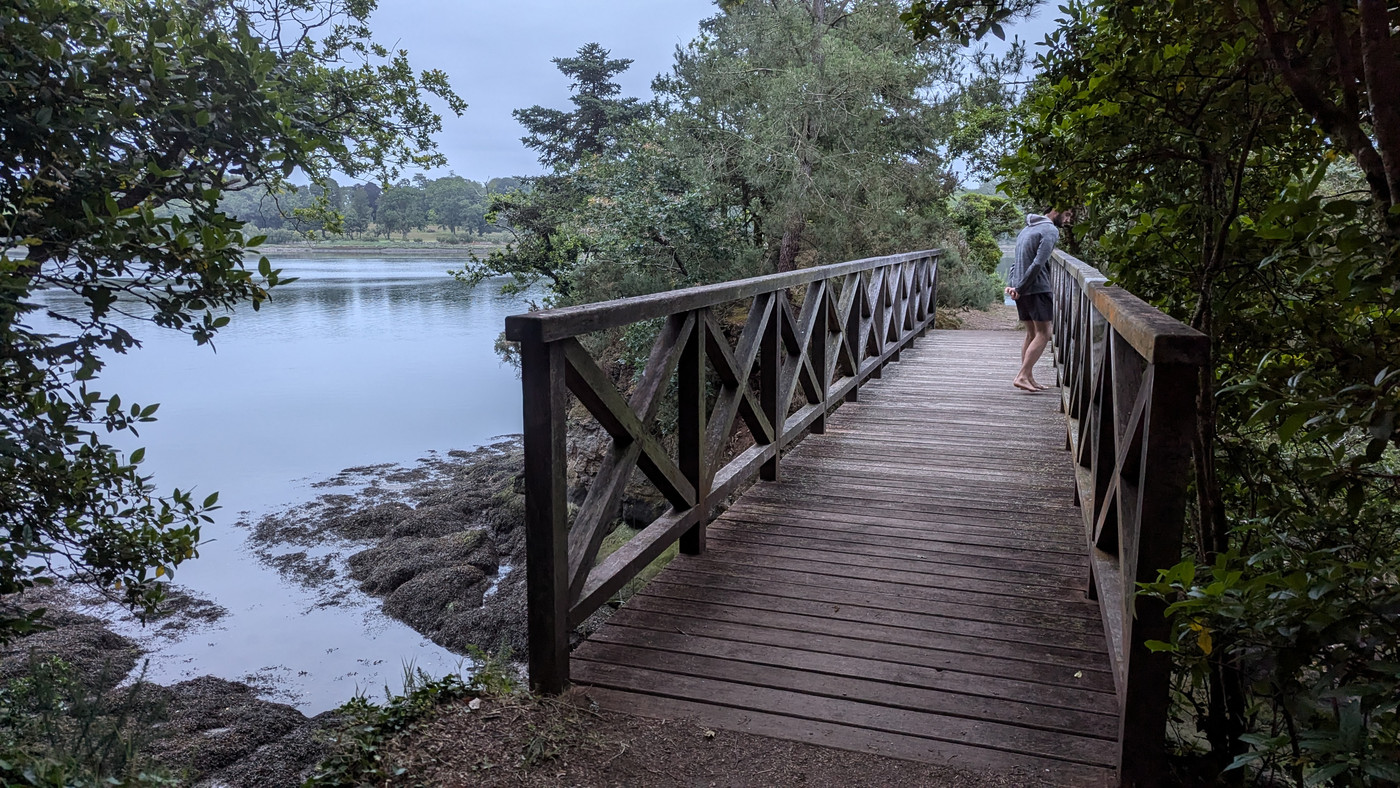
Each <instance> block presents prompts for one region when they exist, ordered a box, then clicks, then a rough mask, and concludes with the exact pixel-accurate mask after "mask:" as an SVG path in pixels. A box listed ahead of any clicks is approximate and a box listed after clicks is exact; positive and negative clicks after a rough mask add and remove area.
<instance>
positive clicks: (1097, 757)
mask: <svg viewBox="0 0 1400 788" xmlns="http://www.w3.org/2000/svg"><path fill="white" fill-rule="evenodd" d="M578 672H579V678H580V680H581V681H584V682H585V683H588V684H592V685H594V686H600V687H604V688H609V689H619V690H624V691H643V692H645V691H647V690H648V689H650V688H652V687H655V686H661V685H664V686H665V687H666V693H667V694H668V695H671V696H674V697H679V698H682V699H685V700H691V701H704V702H706V703H711V704H715V705H721V706H729V707H731V708H739V709H750V710H753V711H760V712H766V713H770V714H782V715H786V716H790V717H797V718H805V719H819V720H826V721H831V722H836V723H841V724H845V725H849V726H852V727H859V728H866V729H869V730H876V731H887V732H890V733H897V734H901V735H905V736H919V737H921V738H927V739H933V740H935V741H944V742H949V743H955V744H964V745H974V746H978V747H982V748H985V749H991V750H999V751H1002V752H1007V753H1014V754H1018V755H1020V754H1028V755H1034V756H1037V757H1040V758H1047V759H1054V760H1062V761H1066V762H1069V763H1077V764H1082V765H1086V766H1107V765H1110V764H1112V763H1113V762H1114V757H1115V756H1114V749H1115V748H1114V746H1113V745H1112V744H1110V743H1109V742H1105V741H1103V740H1101V739H1091V738H1085V737H1077V736H1067V735H1047V734H1046V733H1044V732H1041V731H1033V730H1030V729H1026V728H1018V727H1016V726H1014V725H1005V724H1002V723H998V722H992V721H989V720H968V719H963V718H959V717H951V718H950V717H947V716H943V715H939V714H932V713H928V712H916V711H907V710H904V709H892V708H888V707H885V706H879V705H875V704H870V703H862V702H860V701H856V700H847V699H841V698H822V699H820V701H819V702H814V701H815V699H813V698H811V697H809V696H806V695H803V694H801V693H795V692H786V691H783V690H778V689H772V688H769V687H756V686H751V685H743V684H735V683H731V682H724V681H714V680H711V679H703V678H696V677H692V676H683V675H679V674H675V673H660V672H657V671H652V670H647V669H642V668H635V667H627V668H624V667H620V666H617V665H609V664H606V663H603V662H593V661H590V660H580V661H579V666H578Z"/></svg>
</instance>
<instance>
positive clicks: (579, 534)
mask: <svg viewBox="0 0 1400 788" xmlns="http://www.w3.org/2000/svg"><path fill="white" fill-rule="evenodd" d="M939 255H940V252H939V251H937V250H930V251H923V252H911V253H907V254H899V255H890V256H886V257H872V258H866V259H863V260H853V261H849V262H844V263H834V264H831V265H825V266H819V267H814V268H807V269H802V270H799V271H793V272H789V273H782V274H773V275H769V276H761V277H754V278H751V279H744V280H740V281H737V282H724V283H720V284H715V285H706V286H702V287H692V288H687V289H684V290H674V291H669V292H664V293H656V294H653V295H646V296H638V297H635V298H624V299H617V300H614V301H606V302H602V303H598V304H586V305H583V306H576V307H567V308H563V309H551V310H543V311H538V312H531V313H528V314H523V315H513V316H511V317H508V318H506V337H507V338H508V339H511V340H514V341H516V342H519V343H520V362H521V387H522V390H523V394H524V404H525V408H524V410H525V414H524V415H525V419H524V421H525V424H524V433H525V439H524V444H525V523H526V531H525V534H526V583H527V588H528V590H527V600H528V601H527V614H526V615H527V622H528V635H529V643H530V659H529V669H530V685H531V687H532V688H533V689H535V690H536V691H538V692H546V693H557V692H560V691H562V690H563V688H564V686H565V685H566V684H567V683H568V678H569V632H570V630H571V629H572V628H573V627H574V626H576V625H577V624H578V623H580V622H581V621H582V620H583V619H585V618H586V617H588V616H589V615H590V614H592V612H593V611H595V610H597V609H598V608H599V607H600V606H601V605H602V604H603V603H604V602H606V601H607V599H608V598H609V597H610V596H611V595H612V594H613V593H615V592H616V591H617V590H618V589H620V588H622V586H624V585H625V584H626V583H627V582H628V581H629V580H631V579H632V578H633V577H635V576H636V574H637V573H638V572H639V571H641V569H642V568H644V567H645V566H646V565H647V564H648V563H650V562H651V561H652V560H653V559H654V558H656V556H658V555H660V554H661V553H662V552H663V551H664V550H665V549H666V548H667V547H669V546H670V545H671V544H672V543H674V542H676V541H677V540H679V541H680V549H681V551H682V552H685V553H689V554H695V553H699V552H701V551H703V550H704V545H705V530H704V528H705V525H706V524H707V523H708V521H709V520H710V519H711V512H712V510H713V509H714V507H715V506H716V505H718V504H720V503H721V502H723V501H724V500H725V499H726V498H728V497H729V496H730V495H733V494H734V493H737V492H738V491H739V490H740V489H742V487H743V485H745V484H747V483H748V482H749V481H750V480H751V479H752V478H753V477H754V476H755V475H758V476H759V477H760V478H763V479H777V478H778V472H779V464H780V461H781V454H782V451H783V450H784V449H785V448H786V447H788V446H790V445H792V444H794V443H796V442H797V441H799V440H801V438H802V437H803V436H804V435H805V434H806V433H807V432H808V431H809V430H810V431H811V432H815V433H820V432H823V431H824V430H825V424H826V417H827V414H828V413H830V412H831V411H832V410H833V409H834V408H836V407H837V406H839V405H840V403H841V402H842V401H853V400H855V399H856V397H857V395H858V391H859V388H860V386H861V384H862V383H863V382H864V381H866V380H867V379H869V378H878V377H880V373H881V369H882V368H883V367H884V365H885V364H887V363H889V362H891V361H898V360H899V355H900V351H901V350H902V349H903V348H905V347H907V346H909V345H911V344H912V343H913V341H914V339H915V338H916V337H917V336H920V335H922V334H923V333H924V332H925V331H927V329H928V327H929V326H930V325H932V323H933V318H934V314H935V296H936V294H937V288H938V267H937V260H938V257H939ZM796 289H801V290H802V293H801V295H800V307H799V309H798V311H797V312H796V313H794V308H793V303H794V301H795V300H797V297H796V294H795V293H792V292H789V291H793V290H796ZM748 298H752V299H753V300H752V303H751V304H750V306H749V310H748V317H747V319H746V321H745V323H744V326H743V329H742V331H741V332H740V334H739V336H738V340H737V342H736V343H735V344H734V345H732V346H731V344H730V342H729V340H728V339H727V338H726V333H727V332H726V326H724V325H722V324H721V322H720V321H719V320H718V319H717V318H716V316H715V314H714V313H713V311H712V310H713V309H714V307H718V306H722V305H724V304H729V303H732V302H735V301H741V300H743V299H748ZM656 318H665V323H664V325H663V326H662V328H661V331H660V334H659V336H658V337H657V339H656V342H655V344H654V345H653V346H652V350H651V355H650V358H649V360H648V361H647V365H646V368H645V370H644V372H643V374H642V376H641V379H640V382H639V383H638V384H637V386H636V388H635V390H634V391H633V392H632V393H631V395H630V396H624V395H623V393H622V392H620V391H619V390H618V388H617V387H616V386H615V385H614V384H613V382H612V380H611V379H610V378H609V377H608V375H607V374H606V373H605V372H604V371H603V370H602V368H600V366H599V365H598V364H597V362H596V361H594V359H593V358H591V357H590V355H589V353H588V351H587V349H586V348H585V347H584V346H583V344H582V343H580V342H579V340H578V337H579V336H580V335H583V334H586V333H590V332H594V331H602V330H607V329H615V328H620V327H622V326H626V325H629V324H633V323H638V322H642V321H645V320H653V319H656ZM707 360H708V365H707ZM710 370H712V371H713V373H714V374H713V376H711V375H710V374H709V372H710ZM711 377H712V378H713V379H711ZM673 378H674V380H675V381H676V392H677V393H676V412H677V414H678V418H677V431H676V436H677V452H676V454H677V456H676V457H675V458H674V459H673V458H672V457H671V455H670V453H669V452H668V451H667V450H666V449H665V447H664V446H662V445H661V443H660V441H658V440H657V439H656V438H655V437H654V436H653V434H652V427H653V425H654V424H655V422H656V419H657V414H658V413H659V411H660V406H661V403H662V400H663V398H664V397H666V396H667V395H668V391H669V389H670V385H671V382H672V380H673ZM755 378H756V383H755ZM711 384H713V385H711ZM711 388H713V389H715V393H714V394H713V397H712V399H713V405H711V404H710V401H709V400H710V391H709V390H710V389H711ZM568 392H572V393H573V395H574V396H575V397H577V399H578V401H579V402H580V403H581V404H582V405H583V406H584V407H585V408H586V409H587V410H588V412H589V413H590V414H591V415H592V416H593V418H595V419H596V420H597V421H598V423H599V424H600V425H601V426H602V427H603V428H604V429H605V430H606V431H607V432H608V434H609V435H610V436H611V438H612V445H611V447H610V448H609V450H608V454H607V456H606V457H605V458H604V460H603V463H602V465H601V467H600V468H599V471H598V473H597V474H596V475H595V476H594V478H593V480H592V483H591V484H590V485H589V489H588V492H587V495H586V496H585V498H584V501H583V503H582V504H581V505H580V506H579V507H578V510H577V512H576V514H575V515H574V517H573V522H572V523H570V521H569V507H568V501H567V489H566V488H567V484H566V478H567V476H566V463H567V460H568V455H567V452H566V448H565V433H566V417H565V413H566V409H567V393H568ZM799 392H800V395H801V398H800V399H797V396H798V394H799ZM741 421H742V423H743V425H744V426H746V427H747V428H748V430H749V432H750V433H751V434H752V436H753V439H754V443H753V445H752V446H750V447H749V448H747V449H746V450H744V451H741V452H739V453H738V454H737V455H735V456H732V457H731V456H729V452H728V444H729V441H730V439H731V437H732V435H733V433H734V430H735V428H736V426H737V425H738V424H739V423H740V422H741ZM634 469H640V470H641V471H642V473H643V474H644V475H645V476H646V478H647V479H648V480H649V481H651V482H652V483H653V484H654V485H655V486H656V488H657V489H658V490H659V491H660V492H661V494H662V495H663V496H664V497H665V498H666V500H667V502H668V503H669V504H670V509H669V510H668V511H667V512H666V513H665V514H663V515H661V516H660V517H658V518H657V519H656V520H654V521H653V522H652V523H651V524H649V525H647V526H646V527H645V528H643V529H642V531H641V532H639V533H638V534H637V535H636V536H634V537H633V538H632V539H631V540H630V541H629V542H628V543H627V544H626V545H624V546H623V547H621V548H620V549H618V550H617V551H616V552H614V553H613V554H612V555H610V556H608V558H607V559H605V560H603V561H602V562H599V563H597V565H596V566H595V565H594V564H595V559H596V556H597V554H598V548H599V545H600V544H601V542H602V540H603V537H605V536H606V535H607V533H608V530H609V529H610V527H611V526H612V524H613V523H614V522H615V521H616V518H617V511H618V507H619V504H620V501H621V498H622V495H623V492H624V490H625V488H626V486H627V484H628V481H629V480H630V479H631V477H632V474H633V470H634Z"/></svg>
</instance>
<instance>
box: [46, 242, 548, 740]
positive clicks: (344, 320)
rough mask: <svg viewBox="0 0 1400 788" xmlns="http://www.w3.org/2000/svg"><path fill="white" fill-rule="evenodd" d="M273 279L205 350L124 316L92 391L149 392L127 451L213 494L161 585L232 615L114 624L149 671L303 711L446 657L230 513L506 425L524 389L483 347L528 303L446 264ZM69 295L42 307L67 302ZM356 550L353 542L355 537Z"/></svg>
mask: <svg viewBox="0 0 1400 788" xmlns="http://www.w3.org/2000/svg"><path fill="white" fill-rule="evenodd" d="M274 264H275V265H277V266H278V267H280V268H282V269H283V275H284V276H295V277H299V280H298V281H296V282H293V283H292V284H289V285H286V286H281V287H278V288H276V289H275V290H274V291H273V298H272V301H271V303H268V304H265V305H264V306H263V308H262V310H261V311H259V312H253V311H252V310H251V309H245V310H242V311H241V312H240V313H239V314H237V315H235V316H234V318H233V320H232V322H231V323H230V324H229V325H228V326H227V327H226V328H225V329H223V330H222V331H221V332H220V333H219V335H218V338H217V340H216V349H213V350H211V349H210V348H209V347H207V346H206V347H198V346H196V345H195V344H194V342H193V341H192V340H190V339H189V338H188V337H186V336H183V335H181V334H178V333H176V332H173V331H162V330H160V329H157V328H155V327H154V326H151V325H149V324H145V323H141V322H139V321H133V323H132V325H130V326H128V330H130V331H131V332H132V333H133V334H134V335H135V336H136V337H137V338H138V339H140V340H141V342H142V344H143V347H142V348H140V349H139V350H135V351H133V352H131V353H129V354H127V355H126V356H118V357H116V358H114V359H112V360H111V361H110V363H109V365H108V367H107V369H106V370H104V372H103V373H102V376H101V381H100V383H101V385H99V386H97V388H99V389H100V390H102V391H104V392H116V393H119V394H120V395H121V397H122V400H123V402H125V403H133V402H135V403H141V404H143V405H144V404H149V403H151V402H159V403H160V410H159V411H158V413H157V416H158V419H159V420H158V421H157V422H155V423H154V424H148V425H143V426H142V427H141V434H140V438H139V439H132V440H131V441H130V442H128V441H126V440H123V441H121V443H120V445H122V446H123V447H127V448H135V447H136V446H145V447H146V449H147V452H146V461H145V463H144V464H143V466H142V467H143V469H144V470H145V471H146V472H147V473H152V474H154V476H155V482H156V485H157V488H158V489H159V490H160V491H161V492H162V493H168V492H169V490H170V489H171V488H172V487H179V488H181V489H189V488H191V487H193V488H194V490H195V493H196V499H197V500H198V499H202V498H203V496H204V495H207V494H208V493H209V492H212V491H214V490H218V491H219V494H220V496H219V502H220V505H221V506H222V507H223V508H222V509H221V510H219V511H218V512H215V513H214V519H215V522H214V524H213V525H206V526H205V527H204V530H203V536H204V539H205V540H206V544H205V545H204V546H202V547H201V549H200V557H199V559H197V560H195V561H191V562H188V563H186V564H185V565H183V566H181V567H180V568H179V569H178V570H177V573H176V577H175V580H176V581H177V582H178V583H179V584H180V585H183V586H185V587H187V588H189V589H191V590H192V591H194V592H195V593H196V594H197V595H200V596H203V597H205V598H208V599H212V600H213V601H216V602H217V603H219V604H220V605H223V606H224V607H225V608H227V609H228V611H229V613H228V615H227V616H225V617H224V618H223V619H221V620H220V621H219V622H218V623H217V624H215V625H214V626H213V627H212V628H208V629H202V630H198V629H197V630H192V631H191V632H190V633H188V634H187V635H185V636H183V637H181V638H178V639H172V638H167V637H158V636H156V635H155V634H154V633H153V632H151V631H150V630H149V629H146V630H144V631H143V630H140V629H139V628H136V627H135V626H134V625H130V624H128V625H127V627H126V631H128V634H133V636H135V637H137V638H138V639H139V640H141V641H143V644H144V645H145V646H146V647H147V648H150V649H153V651H152V653H151V654H150V657H151V662H150V667H149V670H148V677H149V678H151V679H153V680H155V681H159V682H164V683H169V682H174V681H179V680H182V679H185V678H191V677H194V676H200V675H205V674H214V675H216V676H220V677H223V678H228V679H235V680H249V681H252V682H253V683H254V684H255V685H258V686H260V687H264V688H267V689H266V691H265V694H267V695H269V696H270V697H272V698H274V699H277V700H281V701H284V702H290V703H294V704H295V705H296V706H298V707H299V708H301V709H302V710H303V711H306V712H309V713H315V712H318V711H322V710H325V709H328V708H332V707H334V706H336V705H338V704H340V703H342V702H343V701H345V700H346V699H348V698H349V697H350V695H351V694H352V693H354V692H356V691H357V690H359V691H370V692H374V693H379V692H380V691H381V690H382V688H383V687H384V686H385V685H389V686H390V687H392V688H394V689H396V690H397V689H398V688H399V687H400V685H401V681H402V673H403V667H404V665H405V664H408V663H412V664H414V665H416V666H417V667H419V668H422V669H424V670H426V671H428V672H429V673H433V674H436V675H441V674H444V673H447V672H451V671H454V670H456V669H457V668H458V667H459V658H458V657H457V656H455V655H453V654H451V653H449V652H447V651H446V650H445V649H442V648H440V647H438V646H436V645H435V644H433V643H431V642H429V641H427V640H426V639H424V638H423V637H422V636H421V635H419V634H418V633H417V632H414V631H413V630H412V629H410V628H409V627H407V626H405V625H403V624H400V623H399V622H397V621H394V620H392V619H389V618H387V617H386V616H384V615H383V614H382V613H380V612H379V611H378V604H377V602H375V601H374V600H372V599H369V598H368V597H365V596H364V595H362V594H359V593H358V592H355V593H353V594H351V595H350V598H351V603H348V604H342V605H340V606H334V607H320V606H318V604H317V603H318V601H320V599H319V598H318V596H317V594H316V593H315V591H314V590H310V589H305V588H302V587H300V586H298V585H295V584H292V583H289V582H287V581H286V580H285V579H284V578H282V577H281V576H279V575H278V573H277V572H276V571H275V570H274V569H272V568H270V567H268V566H267V565H265V564H263V563H262V562H261V561H259V560H258V559H257V558H256V557H255V556H254V555H252V552H251V550H250V549H249V546H248V545H247V544H246V542H245V534H246V530H245V529H244V528H242V527H239V526H237V525H236V523H238V522H239V521H240V520H248V521H256V519H257V517H258V516H259V515H260V514H263V513H267V512H273V511H279V510H281V509H285V508H287V507H288V506H289V505H292V504H296V503H299V502H304V501H307V500H310V499H311V498H313V497H315V495H316V494H318V493H320V492H325V491H324V490H316V489H313V488H311V487H310V485H311V484H312V483H314V482H316V481H319V480H323V479H325V478H327V477H329V476H332V475H334V474H335V473H336V472H337V471H339V470H341V469H343V468H347V467H351V466H357V465H369V464H378V463H408V464H411V463H413V462H414V461H415V460H416V459H418V458H420V457H423V456H425V455H426V454H427V453H428V452H430V451H436V452H440V453H445V452H446V451H449V450H451V449H470V448H473V447H475V446H478V445H480V444H482V443H485V442H488V441H489V440H490V439H491V438H492V437H495V436H498V435H503V434H509V433H515V432H519V431H520V426H521V413H520V407H521V403H520V384H519V380H518V377H517V374H516V371H515V370H514V369H513V368H512V367H510V366H509V365H506V364H504V363H502V362H501V361H500V359H499V358H498V357H497V355H496V353H495V351H494V349H493V346H494V343H495V340H496V338H497V336H498V335H499V334H500V332H501V329H502V327H503V325H504V318H505V316H506V315H509V314H515V313H517V312H521V311H524V309H525V308H526V299H525V298H523V297H519V296H503V295H501V294H500V292H499V290H500V288H499V287H498V286H496V285H493V284H492V283H487V284H484V285H482V286H480V287H477V288H474V289H473V288H469V287H467V286H465V285H463V284H461V283H459V282H457V281H455V280H454V279H453V278H452V277H451V276H449V275H447V273H446V269H447V268H448V267H450V266H451V265H452V263H451V262H449V261H444V260H422V261H418V260H411V259H408V260H405V259H394V260H384V259H376V258H318V259H291V258H286V259H278V260H274ZM65 298H72V297H71V296H68V295H67V294H62V295H60V294H48V299H49V301H48V303H49V305H52V306H55V307H59V308H64V307H68V308H71V307H74V306H77V305H78V304H77V301H76V299H73V300H72V301H68V302H65V301H64V300H63V299H65ZM352 549H353V548H352Z"/></svg>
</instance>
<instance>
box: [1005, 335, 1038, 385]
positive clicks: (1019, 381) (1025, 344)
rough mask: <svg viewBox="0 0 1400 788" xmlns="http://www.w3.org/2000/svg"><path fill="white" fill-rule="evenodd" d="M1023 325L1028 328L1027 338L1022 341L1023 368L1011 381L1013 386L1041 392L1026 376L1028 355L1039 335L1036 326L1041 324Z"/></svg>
mask: <svg viewBox="0 0 1400 788" xmlns="http://www.w3.org/2000/svg"><path fill="white" fill-rule="evenodd" d="M1023 324H1024V325H1025V327H1026V336H1025V338H1024V339H1022V340H1021V368H1020V371H1018V372H1017V373H1016V378H1015V379H1014V380H1012V381H1011V385H1013V386H1015V387H1016V388H1018V389H1024V390H1026V391H1039V390H1040V389H1039V388H1038V387H1036V385H1035V382H1034V381H1033V380H1031V379H1030V378H1029V377H1027V376H1026V374H1025V369H1026V353H1027V351H1029V350H1030V347H1031V345H1032V344H1034V342H1035V337H1036V334H1037V333H1038V331H1037V329H1036V326H1037V325H1039V324H1038V323H1035V322H1032V321H1030V320H1026V321H1023Z"/></svg>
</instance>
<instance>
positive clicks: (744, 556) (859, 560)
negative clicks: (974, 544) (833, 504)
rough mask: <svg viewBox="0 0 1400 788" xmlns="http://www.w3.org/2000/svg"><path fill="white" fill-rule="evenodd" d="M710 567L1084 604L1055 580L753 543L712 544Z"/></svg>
mask: <svg viewBox="0 0 1400 788" xmlns="http://www.w3.org/2000/svg"><path fill="white" fill-rule="evenodd" d="M712 552H713V555H712V556H711V558H713V559H714V560H716V561H733V562H735V563H750V564H752V565H756V566H760V565H761V566H779V567H785V568H791V569H795V570H798V571H803V572H813V573H823V572H830V573H833V574H838V575H842V576H844V577H857V578H866V579H870V580H883V581H885V582H889V583H906V584H908V585H914V586H926V587H929V588H948V589H959V590H963V591H974V592H979V593H986V594H989V595H991V596H1014V597H1029V598H1032V599H1042V600H1050V599H1054V600H1067V601H1069V602H1072V603H1082V602H1084V601H1085V600H1084V592H1083V591H1082V590H1080V589H1078V588H1071V587H1066V585H1065V583H1063V582H1059V581H1057V580H1056V579H1053V578H1052V579H1050V580H1049V581H1047V582H1035V580H1036V578H1035V577H1034V576H1030V577H1026V576H1017V577H1014V578H1013V577H1007V576H1001V577H997V576H996V575H995V574H994V573H983V574H982V576H980V577H978V576H974V577H968V576H967V575H965V574H961V573H955V572H940V571H938V569H939V567H940V565H939V564H935V563H931V562H930V563H924V562H915V561H901V562H899V564H898V565H897V564H896V563H895V562H894V561H891V560H889V559H888V558H885V557H883V556H863V555H852V554H845V555H842V554H836V555H833V554H831V553H827V552H823V551H820V550H804V549H801V548H789V547H767V546H764V545H759V544H754V543H736V542H727V543H721V544H716V545H715V548H714V550H713V551H712Z"/></svg>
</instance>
